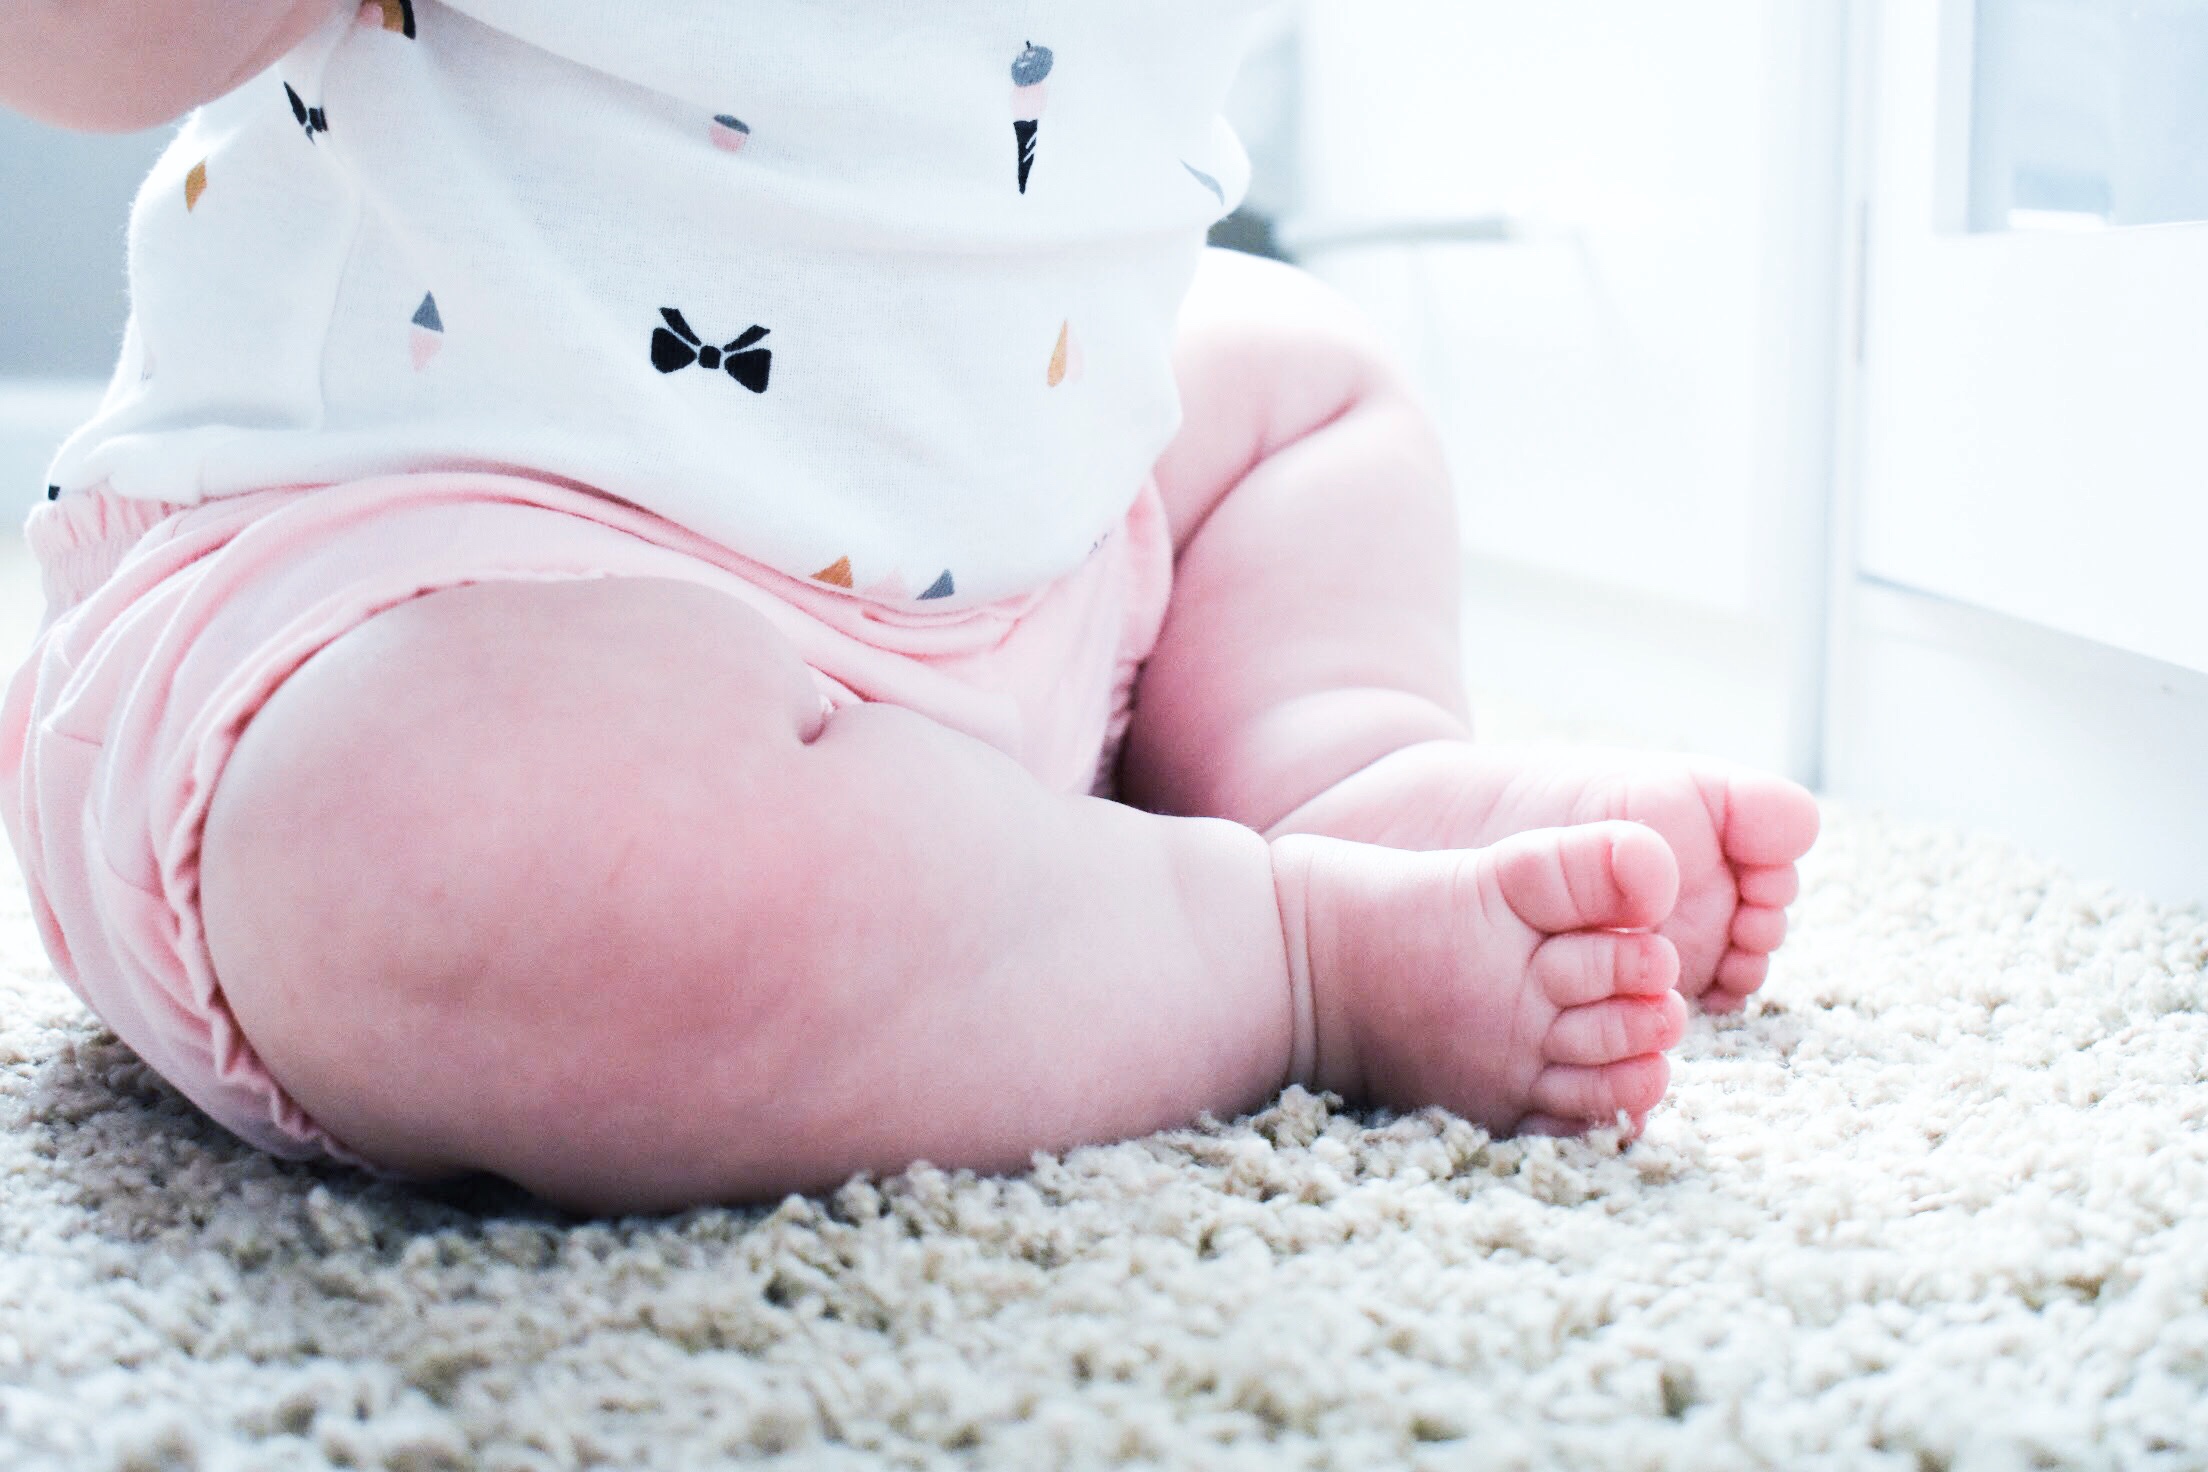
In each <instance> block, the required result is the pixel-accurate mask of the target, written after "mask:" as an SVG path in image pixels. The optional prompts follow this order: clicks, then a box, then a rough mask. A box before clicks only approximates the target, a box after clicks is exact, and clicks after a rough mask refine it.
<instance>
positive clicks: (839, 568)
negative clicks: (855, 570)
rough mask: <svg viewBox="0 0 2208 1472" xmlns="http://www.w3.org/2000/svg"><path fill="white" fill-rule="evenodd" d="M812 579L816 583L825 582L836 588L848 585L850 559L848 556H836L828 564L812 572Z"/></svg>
mask: <svg viewBox="0 0 2208 1472" xmlns="http://www.w3.org/2000/svg"><path fill="white" fill-rule="evenodd" d="M813 581H814V582H816V583H827V584H829V585H830V586H832V587H837V588H848V587H850V586H851V559H850V558H848V557H838V558H837V559H836V560H835V561H834V562H832V563H830V564H828V566H826V567H824V568H822V569H821V570H820V571H819V572H816V573H814V574H813Z"/></svg>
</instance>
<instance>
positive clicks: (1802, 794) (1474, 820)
mask: <svg viewBox="0 0 2208 1472" xmlns="http://www.w3.org/2000/svg"><path fill="white" fill-rule="evenodd" d="M1607 819H1625V820H1628V821H1632V822H1636V823H1645V824H1646V825H1648V826H1649V827H1651V828H1653V829H1655V830H1656V832H1657V833H1659V834H1660V835H1662V837H1663V839H1664V841H1665V842H1666V843H1668V844H1669V845H1670V846H1671V850H1672V854H1673V856H1674V857H1675V858H1676V859H1677V860H1678V864H1679V884H1680V887H1679V903H1678V906H1677V908H1676V909H1674V910H1673V911H1672V913H1671V916H1670V918H1668V919H1667V920H1665V921H1664V923H1663V925H1662V927H1661V933H1662V934H1663V936H1664V937H1665V938H1666V939H1668V940H1670V941H1671V942H1672V943H1673V944H1674V945H1675V946H1677V948H1678V951H1679V989H1680V991H1681V992H1683V993H1684V994H1685V995H1687V996H1688V997H1692V998H1698V999H1699V1000H1700V1001H1701V1004H1702V1006H1703V1007H1704V1008H1705V1009H1706V1010H1708V1011H1712V1012H1729V1011H1733V1010H1735V1009H1736V1008H1738V1007H1740V1006H1741V1005H1742V1003H1743V1002H1745V1001H1746V999H1747V997H1748V994H1749V993H1751V992H1753V991H1754V990H1755V989H1756V988H1757V987H1759V986H1761V985H1763V981H1764V977H1765V975H1766V974H1767V973H1768V971H1769V970H1770V965H1771V960H1770V957H1771V952H1773V951H1775V950H1777V949H1778V947H1779V943H1780V942H1781V941H1782V940H1784V939H1785V938H1786V907H1787V906H1788V905H1790V904H1792V903H1793V902H1794V897H1795V895H1796V894H1797V893H1798V892H1799V890H1800V887H1801V885H1800V880H1799V879H1798V877H1797V876H1796V873H1795V867H1794V866H1795V861H1796V860H1797V859H1799V858H1801V856H1802V855H1803V854H1805V853H1807V852H1808V851H1809V846H1810V845H1811V844H1812V843H1813V842H1815V841H1816V837H1817V827H1818V815H1817V801H1816V799H1815V798H1813V797H1811V796H1810V795H1809V793H1808V792H1807V791H1806V790H1804V789H1803V788H1801V787H1799V786H1796V785H1795V784H1794V783H1792V782H1789V781H1787V780H1785V779H1784V778H1782V777H1774V776H1771V775H1770V774H1768V773H1764V772H1758V771H1754V770H1751V769H1749V768H1744V767H1734V766H1731V765H1728V764H1726V763H1723V762H1718V761H1712V760H1705V759H1702V758H1695V757H1677V756H1662V755H1654V754H1644V753H1640V752H1631V751H1610V750H1604V749H1601V748H1591V747H1590V748H1579V747H1508V746H1491V745H1485V744H1480V743H1474V742H1469V741H1432V742H1425V743H1422V744H1420V745H1417V746H1409V747H1405V748H1404V749H1403V750H1401V751H1398V752H1395V753H1394V754H1392V755H1390V756H1387V757H1383V758H1382V759H1381V760H1379V761H1377V762H1375V763H1373V764H1372V765H1371V766H1369V767H1366V768H1364V769H1363V770H1362V771H1359V772H1356V773H1353V774H1352V775H1351V776H1349V777H1347V778H1345V779H1344V780H1343V781H1341V782H1339V783H1336V784H1335V785H1334V786H1333V787H1331V788H1328V789H1327V790H1326V791H1324V792H1322V793H1320V794H1319V795H1318V796H1317V797H1315V798H1313V799H1312V800H1311V801H1309V802H1307V803H1305V804H1304V805H1303V806H1302V807H1300V808H1298V809H1297V810H1296V811H1295V812H1293V813H1291V814H1289V815H1288V817H1287V818H1285V819H1283V820H1282V821H1281V822H1280V823H1279V824H1277V825H1275V826H1274V828H1273V829H1272V830H1271V834H1272V835H1273V836H1278V835H1279V834H1282V833H1288V832H1295V833H1324V834H1329V835H1331V836H1334V837H1337V838H1351V839H1357V840H1360V841H1363V842H1366V843H1379V844H1386V845H1389V846H1390V847H1396V848H1410V849H1440V848H1477V847H1480V846H1482V845H1486V844H1490V843H1494V842H1495V841H1496V840H1498V839H1501V838H1504V837H1507V836H1508V835H1510V834H1513V833H1520V832H1524V831H1525V830H1527V829H1530V828H1545V827H1550V826H1552V825H1557V824H1572V823H1592V822H1599V821H1603V820H1607Z"/></svg>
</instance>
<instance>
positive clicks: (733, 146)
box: [713, 112, 751, 153]
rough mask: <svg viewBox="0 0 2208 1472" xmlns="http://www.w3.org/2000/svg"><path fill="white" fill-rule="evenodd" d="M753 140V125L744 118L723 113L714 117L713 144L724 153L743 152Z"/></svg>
mask: <svg viewBox="0 0 2208 1472" xmlns="http://www.w3.org/2000/svg"><path fill="white" fill-rule="evenodd" d="M750 141H751V127H750V125H749V124H747V123H746V122H745V121H744V120H743V119H742V118H738V117H731V116H730V115H729V114H727V113H725V112H724V113H722V114H720V115H719V116H718V117H716V118H714V119H713V146H714V147H715V148H718V149H719V150H721V152H723V153H742V152H743V151H744V145H745V144H746V143H749V142H750Z"/></svg>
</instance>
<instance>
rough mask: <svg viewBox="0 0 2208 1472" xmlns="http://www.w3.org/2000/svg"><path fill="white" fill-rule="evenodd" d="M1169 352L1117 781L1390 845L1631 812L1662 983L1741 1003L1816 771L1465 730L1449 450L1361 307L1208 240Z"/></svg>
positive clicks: (1168, 802)
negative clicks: (1160, 582) (1170, 439)
mask: <svg viewBox="0 0 2208 1472" xmlns="http://www.w3.org/2000/svg"><path fill="white" fill-rule="evenodd" d="M1177 366H1178V370H1179V373H1180V379H1181V388H1182V393H1183V397H1184V399H1185V401H1186V409H1187V416H1186V427H1185V428H1184V430H1183V431H1182V434H1181V436H1180V438H1179V439H1178V440H1177V441H1176V442H1175V443H1174V444H1173V445H1172V446H1171V447H1170V448H1169V449H1168V450H1167V451H1166V454H1165V456H1164V457H1163V458H1162V459H1161V460H1160V462H1159V464H1158V467H1157V474H1158V481H1159V486H1160V489H1161V490H1162V491H1163V493H1164V497H1165V501H1166V505H1167V509H1168V513H1169V515H1170V516H1171V518H1172V520H1173V526H1174V534H1175V539H1176V545H1177V546H1178V548H1179V553H1178V562H1177V567H1176V584H1175V598H1174V604H1173V607H1172V610H1171V612H1170V614H1169V616H1168V619H1167V623H1166V627H1165V632H1164V636H1163V638H1162V639H1161V641H1160V643H1159V645H1158V648H1157V650H1156V652H1155V653H1154V654H1153V656H1152V657H1151V660H1150V662H1149V664H1148V666H1147V667H1146V669H1145V671H1144V674H1143V678H1142V683H1141V685H1140V687H1139V689H1138V700H1137V706H1136V712H1137V714H1136V720H1135V725H1134V728H1133V730H1132V732H1131V733H1130V737H1129V744H1128V749H1127V757H1126V762H1125V765H1124V768H1123V770H1122V774H1121V791H1122V792H1123V793H1125V794H1126V795H1127V797H1128V798H1129V799H1130V800H1131V801H1135V802H1139V803H1142V804H1144V805H1145V806H1149V807H1152V808H1154V809H1156V810H1158V811H1163V812H1175V813H1203V814H1217V815H1222V816H1226V817H1231V818H1235V819H1237V820H1239V821H1241V822H1245V823H1248V824H1250V825H1251V826H1253V827H1255V828H1258V829H1259V830H1260V831H1264V832H1269V833H1275V834H1278V833H1287V832H1306V833H1324V834H1331V835H1334V836H1337V837H1343V838H1352V839H1358V840H1362V841H1366V842H1371V843H1381V844H1387V845H1390V846H1393V847H1400V848H1409V849H1438V848H1472V847H1478V846H1481V845H1485V844H1490V843H1493V842H1495V841H1496V840H1498V839H1500V838H1503V837H1505V836H1507V835H1509V834H1511V833H1516V832H1520V831H1523V830H1525V829H1528V828H1537V827H1546V826H1550V825H1556V824H1569V823H1579V822H1587V821H1592V820H1597V819H1630V820H1634V821H1638V822H1642V823H1646V824H1648V825H1650V826H1652V827H1654V828H1655V829H1656V830H1657V831H1658V832H1660V833H1661V834H1662V835H1663V836H1664V838H1665V839H1666V840H1667V841H1668V842H1669V843H1670V844H1671V846H1672V848H1673V849H1674V851H1675V853H1676V855H1677V857H1678V860H1679V864H1680V870H1681V891H1680V900H1679V904H1678V907H1677V909H1676V910H1675V911H1674V913H1673V916H1672V918H1671V919H1670V920H1669V921H1668V922H1667V923H1666V925H1665V927H1664V934H1665V935H1666V936H1667V937H1668V938H1670V939H1671V940H1672V941H1674V942H1675V943H1676V944H1677V947H1678V950H1679V953H1680V961H1681V978H1680V985H1681V989H1682V990H1683V991H1684V992H1685V993H1686V994H1687V995H1689V996H1699V997H1704V998H1705V1000H1706V1002H1707V1004H1709V1005H1713V1006H1721V1007H1722V1006H1737V1005H1738V1004H1739V1000H1740V998H1742V997H1744V996H1745V995H1746V994H1747V993H1748V992H1750V991H1752V990H1754V988H1755V987H1756V986H1758V985H1759V984H1760V983H1761V982H1762V980H1763V976H1764V969H1765V967H1766V965H1767V964H1768V963H1767V960H1766V956H1767V954H1768V953H1769V952H1770V951H1771V950H1773V949H1774V948H1776V947H1777V945H1778V944H1779V942H1780V939H1781V938H1782V937H1783V935H1784V934H1785V923H1786V922H1785V906H1786V905H1787V904H1788V903H1789V902H1790V901H1791V900H1792V899H1793V897H1794V893H1795V886H1796V881H1795V874H1794V861H1795V860H1796V859H1798V858H1799V857H1800V856H1801V855H1802V854H1803V853H1804V852H1805V851H1806V850H1807V849H1808V848H1809V845H1810V843H1811V841H1812V840H1813V839H1814V838H1815V836H1816V831H1817V810H1816V805H1815V802H1814V801H1813V800H1812V799H1811V797H1810V796H1809V794H1808V793H1807V792H1805V791H1803V790H1802V789H1801V788H1799V787H1797V786H1795V785H1794V784H1793V783H1791V782H1786V781H1784V780H1782V779H1780V778H1776V777H1772V776H1768V775H1766V774H1763V773H1759V772H1753V771H1748V770H1744V769H1738V768H1733V767H1729V766H1726V765H1724V764H1721V763H1715V762H1704V761H1690V760H1686V759H1680V758H1663V757H1649V756H1640V755H1635V754H1630V753H1595V752H1584V751H1574V750H1570V749H1530V750H1529V749H1517V750H1512V749H1507V748H1496V747H1488V746H1484V745H1476V744H1474V743H1473V742H1472V741H1471V740H1470V739H1469V738H1470V727H1469V721H1468V718H1467V713H1466V702H1465V695H1464V690H1463V686H1462V676H1461V663H1460V658H1459V649H1458V643H1457V629H1458V620H1459V617H1460V609H1459V598H1458V566H1459V557H1460V554H1459V543H1458V536H1457V528H1456V518H1455V509H1454V499H1453V496H1452V493H1451V489H1450V485H1449V480H1448V474H1447V470H1446V468H1445V466H1444V464H1443V459H1442V453H1441V450H1440V447H1439V444H1438V442H1437V440H1436V437H1435V435H1434V432H1433V429H1432V427H1431V425H1430V424H1429V423H1428V422H1427V419H1426V417H1425V415H1424V414H1423V412H1422V411H1421V409H1420V408H1419V406H1418V404H1417V403H1416V401H1415V399H1414V397H1413V395H1412V393H1411V392H1410V390H1409V389H1408V387H1407V385H1406V384H1405V383H1404V382H1403V380H1402V378H1401V376H1400V374H1399V373H1398V372H1397V370H1396V369H1395V368H1394V367H1393V366H1392V365H1391V364H1390V362H1389V361H1388V356H1387V354H1386V352H1385V351H1384V349H1383V348H1382V347H1381V345H1380V344H1379V343H1378V342H1377V341H1376V340H1375V338H1374V337H1373V334H1372V332H1371V330H1370V328H1369V327H1368V326H1367V325H1366V324H1365V322H1364V321H1363V320H1362V318H1361V317H1360V316H1359V314H1358V313H1357V312H1356V311H1355V310H1354V309H1353V308H1352V307H1351V306H1350V305H1349V304H1348V303H1347V302H1345V301H1344V300H1343V299H1342V298H1340V297H1339V296H1337V295H1336V294H1334V293H1333V292H1331V291H1329V290H1328V289H1326V288H1325V287H1324V286H1322V285H1321V284H1320V283H1318V282H1317V281H1315V280H1313V279H1312V278H1310V277H1308V276H1305V275H1303V274H1302V273H1300V272H1296V271H1294V270H1291V269H1289V268H1287V267H1284V266H1281V265H1279V264H1277V263H1273V262H1267V261H1258V260H1253V259H1250V258H1248V257H1243V256H1235V255H1232V254H1229V253H1227V252H1222V251H1214V252H1209V253H1208V254H1207V257H1206V259H1205V262H1204V265H1203V267H1202V269H1201V271H1200V272H1199V274H1198V278H1197V284H1196V287H1195V289H1194V291H1192V293H1191V294H1190V297H1189V300H1188V303H1187V307H1186V309H1185V311H1184V313H1183V317H1182V323H1181V338H1180V343H1179V347H1178V364H1177ZM1713 988H1714V989H1713Z"/></svg>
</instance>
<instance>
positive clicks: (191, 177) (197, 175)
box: [184, 159, 207, 211]
mask: <svg viewBox="0 0 2208 1472" xmlns="http://www.w3.org/2000/svg"><path fill="white" fill-rule="evenodd" d="M206 192H207V160H205V159H201V160H200V161H199V162H198V163H196V164H193V165H192V171H191V172H190V173H189V174H186V175H185V176H184V208H185V209H186V210H187V211H190V210H196V209H198V208H199V197H200V196H201V195H202V194H205V193H206Z"/></svg>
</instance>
